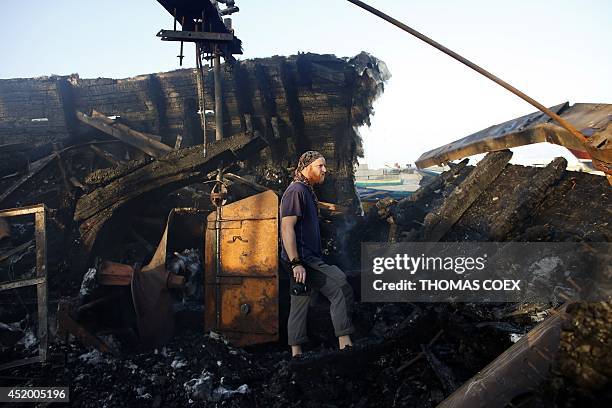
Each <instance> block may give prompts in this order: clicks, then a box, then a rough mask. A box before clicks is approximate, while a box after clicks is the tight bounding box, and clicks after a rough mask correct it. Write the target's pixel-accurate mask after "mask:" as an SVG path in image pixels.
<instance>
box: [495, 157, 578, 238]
mask: <svg viewBox="0 0 612 408" xmlns="http://www.w3.org/2000/svg"><path fill="white" fill-rule="evenodd" d="M566 166H567V160H565V159H564V158H563V157H557V158H556V159H555V160H553V161H552V162H550V163H549V164H548V166H546V167H545V168H544V169H542V170H541V171H539V172H538V173H537V174H536V175H535V176H534V177H533V178H531V179H528V180H525V182H523V183H522V184H520V185H519V186H517V188H515V189H514V191H513V193H512V194H511V195H510V197H508V198H507V199H505V200H506V202H507V204H506V205H505V206H504V207H503V209H502V211H501V212H498V213H496V214H495V218H494V219H493V220H491V224H490V226H489V234H488V235H489V239H490V240H491V241H504V240H505V239H506V237H507V236H508V233H510V232H511V231H512V230H513V229H514V228H516V227H517V226H518V225H521V224H522V221H523V220H524V219H525V218H527V217H528V216H529V215H531V214H532V213H533V211H534V210H535V208H536V207H537V206H538V205H539V204H540V203H541V202H542V201H543V200H544V198H545V197H546V194H547V192H548V191H549V188H550V187H551V186H552V185H554V184H556V183H557V182H558V181H559V180H560V179H561V178H562V177H563V174H564V172H565V167H566Z"/></svg>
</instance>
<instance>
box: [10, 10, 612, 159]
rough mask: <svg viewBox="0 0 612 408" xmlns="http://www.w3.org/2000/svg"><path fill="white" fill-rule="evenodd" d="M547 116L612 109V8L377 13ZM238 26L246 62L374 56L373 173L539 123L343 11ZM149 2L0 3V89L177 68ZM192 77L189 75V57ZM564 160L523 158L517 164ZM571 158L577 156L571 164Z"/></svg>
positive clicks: (375, 23) (415, 47) (386, 27)
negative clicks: (472, 137) (502, 128)
mask: <svg viewBox="0 0 612 408" xmlns="http://www.w3.org/2000/svg"><path fill="white" fill-rule="evenodd" d="M369 3H370V4H371V5H373V6H374V7H377V8H379V9H381V10H383V11H384V12H386V13H388V14H390V15H392V16H394V17H395V18H397V19H399V20H401V21H403V22H404V23H406V24H408V25H410V26H412V27H413V28H415V29H417V30H419V31H421V32H422V33H424V34H426V35H428V36H430V37H432V38H433V39H435V40H436V41H438V42H440V43H442V44H444V45H446V46H447V47H449V48H451V49H453V50H455V51H456V52H458V53H460V54H462V55H464V56H465V57H467V58H469V59H471V60H472V61H474V62H475V63H477V64H479V65H481V66H483V67H484V68H485V69H488V70H489V71H491V72H493V73H494V74H496V75H498V76H499V77H501V78H502V79H504V80H506V81H508V82H510V83H511V84H512V85H514V86H516V87H517V88H519V89H521V90H522V91H524V92H526V93H527V94H528V95H530V96H532V97H533V98H535V99H536V100H538V101H540V102H542V103H543V104H545V105H548V106H552V105H556V104H558V103H560V102H563V101H570V102H572V103H575V102H604V103H610V102H612V75H610V73H611V72H612V52H610V51H611V50H610V47H611V46H612V45H611V44H612V43H611V40H612V24H611V17H612V1H608V0H599V1H597V0H590V1H589V0H556V1H553V0H531V1H526V0H515V1H493V0H489V1H482V0H455V1H449V0H446V1H444V0H429V1H417V0H415V1H400V0H386V1H382V0H369ZM236 4H237V5H238V6H239V7H240V10H241V11H240V12H239V13H237V14H234V15H233V16H232V18H233V20H234V28H235V30H236V34H237V35H238V36H239V37H240V38H241V39H242V40H243V43H244V50H245V54H244V56H243V57H242V58H252V57H266V56H271V55H275V54H279V55H289V54H295V53H297V52H298V51H304V52H308V51H309V52H318V53H333V54H336V55H338V56H353V55H355V54H357V53H359V52H360V51H362V50H365V51H368V52H370V53H371V54H373V55H374V56H376V57H378V58H380V59H382V60H383V61H385V62H386V63H387V65H388V66H389V69H390V71H391V73H392V75H393V78H392V79H391V80H390V81H389V83H388V84H387V88H386V91H385V93H384V94H383V95H382V97H381V98H380V99H379V100H378V101H377V102H376V104H375V111H376V114H375V116H374V117H373V119H372V127H371V128H370V129H362V134H363V136H364V140H365V152H366V160H367V161H368V162H369V163H370V165H372V166H381V165H383V164H385V163H393V162H400V163H408V162H413V161H414V160H415V159H416V158H417V157H418V156H419V155H420V154H421V153H423V152H424V151H427V150H430V149H432V148H435V147H437V146H440V145H442V144H445V143H448V142H450V141H453V140H456V139H458V138H461V137H463V136H466V135H468V134H470V133H473V132H475V131H477V130H480V129H482V128H485V127H488V126H490V125H492V124H495V123H499V122H502V121H505V120H507V119H511V118H514V117H516V116H520V115H523V114H526V113H529V112H532V111H534V110H535V109H534V108H532V107H531V106H530V105H528V104H527V103H526V102H523V101H522V100H520V99H519V98H518V97H516V96H514V95H512V94H510V93H509V92H507V91H506V90H504V89H502V88H500V87H499V86H497V85H495V84H494V83H492V82H491V81H489V80H488V79H486V78H484V77H481V76H480V75H479V74H477V73H475V72H473V71H471V70H470V69H468V68H467V67H465V66H463V65H462V64H460V63H458V62H456V61H454V60H452V59H451V58H449V57H448V56H446V55H444V54H442V53H440V52H439V51H437V50H435V49H433V48H432V47H430V46H428V45H426V44H425V43H422V42H421V41H419V40H417V39H416V38H414V37H412V36H410V35H408V34H407V33H404V32H403V31H401V30H399V29H397V28H395V27H393V26H391V25H390V24H388V23H386V22H384V21H382V20H380V19H378V18H377V17H375V16H373V15H371V14H369V13H366V12H365V11H363V10H361V9H359V8H357V7H356V6H354V5H352V4H350V3H349V2H347V1H345V0H310V1H296V2H288V1H280V0H266V1H261V0H260V1H255V0H237V1H236ZM171 26H172V21H171V18H170V16H169V15H168V14H167V13H166V11H165V10H164V9H163V8H162V7H161V6H160V5H159V4H158V3H157V2H156V1H154V0H129V1H128V0H124V1H118V0H105V1H103V2H94V1H75V0H56V1H52V2H50V1H43V0H34V1H29V2H12V1H6V0H5V1H3V2H2V3H0V35H1V38H2V41H1V42H0V55H1V56H2V62H1V63H0V78H14V77H32V76H40V75H50V74H59V75H65V74H71V73H79V75H80V76H81V77H84V78H87V77H114V78H121V77H128V76H133V75H137V74H144V73H150V72H159V71H166V70H172V69H176V68H178V59H177V58H176V55H177V54H178V44H176V43H166V42H162V41H160V40H159V39H158V38H157V37H155V33H156V32H157V31H158V30H159V29H161V28H171ZM185 53H186V55H187V57H188V58H186V60H185V66H187V67H191V66H194V57H193V56H194V51H193V47H192V46H186V50H185ZM559 154H563V155H567V154H566V153H565V150H564V149H562V148H556V147H552V146H547V145H541V146H538V147H533V146H532V147H527V148H521V149H517V150H516V153H515V161H517V162H521V161H524V162H527V161H530V160H533V159H535V158H537V159H540V158H544V159H545V158H552V157H554V156H556V155H559ZM568 157H571V156H568Z"/></svg>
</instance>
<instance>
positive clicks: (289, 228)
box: [281, 215, 306, 283]
mask: <svg viewBox="0 0 612 408" xmlns="http://www.w3.org/2000/svg"><path fill="white" fill-rule="evenodd" d="M297 220H298V217H297V215H290V216H287V217H283V218H282V219H281V238H282V240H283V246H284V247H285V252H287V256H288V257H289V260H292V259H295V258H297V257H298V250H297V241H296V239H295V224H296V223H297ZM293 277H294V278H295V281H296V282H302V283H306V269H304V267H303V266H302V265H297V266H295V267H293Z"/></svg>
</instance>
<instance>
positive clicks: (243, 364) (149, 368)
mask: <svg viewBox="0 0 612 408" xmlns="http://www.w3.org/2000/svg"><path fill="white" fill-rule="evenodd" d="M221 68H222V69H221V74H222V77H223V80H222V85H223V86H222V89H221V92H222V94H221V96H222V97H221V98H220V101H221V105H220V109H222V112H223V114H222V121H220V124H219V125H220V126H222V127H223V132H222V134H223V135H224V136H223V138H222V139H221V140H218V138H217V134H218V133H217V128H216V127H217V126H218V122H219V121H217V120H216V118H215V115H214V114H212V115H211V114H206V113H205V112H204V114H202V112H200V114H198V111H199V109H200V107H199V105H200V102H199V100H200V99H201V98H202V97H203V98H204V106H207V107H213V106H215V84H214V80H213V77H212V72H208V71H207V70H200V69H198V71H199V72H196V70H194V69H181V70H177V71H172V72H163V73H154V74H149V75H140V76H137V77H133V78H126V79H110V78H97V79H84V78H80V77H79V76H78V75H71V76H51V77H40V78H27V79H3V80H0V208H1V209H9V208H17V207H25V206H31V205H36V204H44V205H45V206H46V237H45V240H44V241H45V245H46V258H47V259H46V276H47V279H46V282H47V286H48V287H47V289H46V292H45V293H47V292H48V308H47V310H48V316H47V320H48V327H49V332H48V341H49V347H48V353H47V356H46V364H43V365H40V364H33V365H32V364H30V365H21V366H18V367H12V368H10V369H4V370H2V371H0V381H1V384H2V386H11V385H20V386H38V385H41V386H42V385H44V386H53V385H56V386H70V397H71V404H73V405H74V406H84V407H87V406H92V407H93V406H96V407H98V406H155V407H166V406H176V407H178V406H188V405H189V404H191V403H193V404H195V405H194V406H207V404H215V403H219V404H224V405H225V406H235V407H238V406H278V407H285V406H313V407H314V406H321V405H327V406H329V404H330V403H331V401H333V404H334V406H356V407H366V406H397V407H400V406H414V407H434V406H438V405H439V404H440V406H449V407H450V406H453V407H477V406H481V407H486V406H500V407H503V406H508V407H514V406H521V407H542V406H546V407H579V406H580V407H583V406H593V407H595V406H610V404H612V391H611V390H612V386H611V385H612V383H611V381H610V376H611V375H612V357H611V356H612V335H611V332H612V307H611V304H610V303H609V302H599V303H574V304H569V302H568V303H566V304H562V303H561V302H560V303H558V304H545V305H543V304H512V303H501V304H470V303H444V304H442V303H431V304H425V303H422V304H421V303H419V304H412V303H359V302H358V303H357V304H356V307H355V309H356V310H355V311H354V323H355V326H356V328H357V333H356V334H355V339H356V344H355V347H354V348H353V349H352V350H350V351H347V352H338V351H335V349H334V347H333V344H332V339H333V338H334V336H333V327H332V324H331V321H330V318H329V314H328V307H329V305H328V304H326V303H325V302H324V301H323V300H322V299H317V301H316V302H314V303H313V304H312V305H311V312H310V314H309V337H310V339H311V343H310V345H309V349H307V352H306V353H305V357H304V358H303V359H301V360H299V361H291V359H290V354H289V352H288V351H287V348H286V346H285V340H286V339H283V333H284V329H283V320H286V316H287V313H288V301H289V300H288V288H287V287H288V281H287V279H286V277H284V276H282V275H280V276H279V291H278V293H279V295H278V304H279V316H278V322H279V324H280V328H279V330H278V336H279V341H278V342H273V343H265V344H254V345H250V346H245V347H237V346H235V345H233V344H232V343H230V342H228V341H227V340H226V339H225V338H224V337H223V336H222V335H221V334H219V333H217V332H215V331H205V330H204V318H203V315H204V310H203V309H204V305H205V302H204V293H203V291H204V284H203V279H204V272H203V268H204V265H205V259H203V257H204V248H205V243H204V237H205V236H214V234H209V235H207V234H206V228H211V227H210V225H212V224H214V222H211V221H207V217H208V216H209V214H214V211H215V205H214V204H213V203H212V202H211V198H213V199H216V200H218V202H220V201H223V202H224V203H223V204H224V205H227V204H231V203H234V202H237V201H239V200H241V199H244V198H248V197H252V196H254V195H256V194H260V193H262V192H266V191H270V190H271V191H273V192H275V193H276V194H282V191H283V190H284V189H285V188H286V187H287V185H288V183H289V182H290V181H291V179H292V171H293V166H295V163H296V162H297V158H298V157H299V155H300V154H301V153H302V152H303V151H305V150H309V149H316V150H319V151H321V153H323V155H324V156H325V157H326V158H327V164H328V167H329V178H328V179H326V181H325V183H324V184H323V185H322V186H320V188H319V187H317V188H318V190H317V193H318V197H319V199H320V201H321V230H322V235H323V248H324V252H325V254H326V256H327V258H328V261H329V263H333V264H337V265H339V266H340V267H341V268H342V269H343V270H344V271H346V272H347V274H348V279H349V282H350V283H351V285H352V286H353V288H354V290H355V293H356V296H357V298H358V299H359V273H360V272H359V271H360V268H361V266H360V250H361V248H360V245H361V243H362V242H403V241H423V242H432V241H447V242H455V241H480V242H487V241H490V242H510V241H519V242H540V241H543V242H565V241H572V242H581V243H584V244H585V245H588V244H589V243H593V242H610V241H611V240H612V224H611V222H610V219H611V207H610V186H609V184H608V181H607V180H606V178H605V177H601V176H597V175H593V174H588V173H582V172H573V171H568V170H566V165H567V162H566V161H565V159H563V158H557V159H554V160H552V161H551V162H550V163H548V164H547V165H546V166H544V167H525V166H519V165H514V164H510V163H509V160H510V158H511V156H512V153H511V152H510V151H509V150H500V151H496V152H491V153H489V154H488V155H487V156H486V157H485V158H484V159H483V160H481V161H480V162H479V163H478V164H477V165H475V166H471V165H468V162H467V160H464V161H461V162H458V163H455V164H453V163H451V164H450V169H448V170H447V171H445V172H443V173H442V174H440V175H439V176H435V177H431V178H429V179H428V180H424V182H423V183H422V185H421V187H420V189H419V190H418V191H416V192H415V193H414V194H412V195H411V196H410V197H408V198H405V199H402V200H399V201H397V200H394V199H391V198H386V199H381V200H378V202H377V203H376V205H375V206H371V207H366V206H363V207H362V203H361V202H360V200H359V197H358V195H357V193H356V190H355V187H354V185H355V175H354V168H355V164H356V162H357V158H358V157H360V156H362V154H363V152H362V146H361V138H360V136H359V134H358V133H357V131H356V129H357V128H358V127H359V126H362V125H365V124H369V121H370V117H371V115H372V114H373V108H372V104H373V102H374V101H375V100H376V98H377V97H379V96H380V95H381V93H382V92H383V91H384V85H385V81H386V80H387V79H388V78H389V73H388V71H387V69H386V67H385V65H384V63H383V62H382V61H380V60H378V59H376V58H375V57H374V56H372V55H369V54H367V53H365V52H364V53H361V54H359V55H357V56H355V57H353V58H338V57H335V56H333V55H318V54H311V53H305V54H298V55H293V56H288V57H284V56H275V57H271V58H260V59H254V60H243V61H238V62H236V63H234V64H233V65H232V66H231V67H230V66H229V65H227V66H225V65H224V66H223V67H221ZM198 83H202V84H203V86H204V88H203V89H204V92H203V95H202V93H199V91H198V90H199V89H200V87H199V86H198ZM217 91H218V90H217ZM218 109H219V107H217V110H218ZM220 170H221V171H222V172H223V173H224V174H225V178H224V183H225V185H224V187H223V191H222V193H220V192H219V191H212V189H213V187H214V186H215V185H216V184H215V182H214V180H215V177H216V175H217V173H218V172H219V171H220ZM1 211H2V210H0V285H1V284H2V283H4V282H9V281H15V280H22V279H34V278H36V277H37V265H41V264H40V263H37V261H40V260H41V258H39V259H38V260H37V256H36V254H37V250H36V245H35V243H36V244H37V243H38V241H36V239H35V222H34V219H33V218H32V217H28V216H27V215H19V216H16V217H5V216H3V215H2V212H1ZM211 219H214V216H213V217H212V218H211ZM228 228H229V227H228ZM223 236H224V237H225V235H223ZM228 237H229V238H228V239H227V240H229V241H232V240H233V241H232V242H238V243H241V242H243V241H246V239H245V238H244V237H242V236H239V235H237V234H233V236H232V234H230V235H228ZM39 241H40V237H39ZM600 255H601V256H603V257H604V262H606V261H609V256H610V254H600ZM605 256H608V258H605ZM608 273H609V268H608ZM609 280H610V276H609V275H608V276H602V277H601V282H602V285H609V283H608V282H609ZM37 282H38V281H37ZM135 282H136V283H135ZM247 306H248V305H246V306H244V307H243V308H242V309H240V310H241V313H243V314H244V315H247V316H248V313H249V312H250V311H251V309H249V307H247ZM38 317H39V315H38V314H37V293H36V290H35V289H34V288H33V287H21V288H16V289H11V290H2V291H0V350H1V357H0V365H2V364H9V363H11V362H14V361H17V360H20V359H24V358H31V357H34V356H36V355H38V353H39V345H40V339H39V338H38V337H39V336H40V334H39V333H40V332H39V330H38V327H39V325H40V324H44V322H42V323H41V321H39V318H38ZM509 378H516V379H520V381H519V380H517V381H514V382H512V381H509ZM475 390H478V392H476V391H475Z"/></svg>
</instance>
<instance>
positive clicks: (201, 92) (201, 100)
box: [195, 43, 206, 156]
mask: <svg viewBox="0 0 612 408" xmlns="http://www.w3.org/2000/svg"><path fill="white" fill-rule="evenodd" d="M195 48H196V79H197V81H196V82H197V87H198V107H199V108H200V126H201V127H202V144H203V146H204V148H203V154H204V156H206V105H205V92H206V88H205V86H204V74H203V73H202V56H201V48H200V44H198V43H196V45H195Z"/></svg>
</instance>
